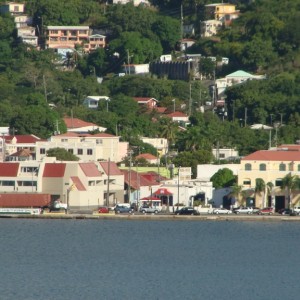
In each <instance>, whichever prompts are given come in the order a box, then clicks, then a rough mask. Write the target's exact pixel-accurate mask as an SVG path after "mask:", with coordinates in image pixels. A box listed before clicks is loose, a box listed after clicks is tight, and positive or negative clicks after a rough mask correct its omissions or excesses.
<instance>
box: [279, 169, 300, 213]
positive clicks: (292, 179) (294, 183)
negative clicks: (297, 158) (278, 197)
mask: <svg viewBox="0 0 300 300" xmlns="http://www.w3.org/2000/svg"><path fill="white" fill-rule="evenodd" d="M299 188H300V179H299V176H298V175H292V174H291V173H288V174H287V175H285V176H284V177H283V178H282V185H281V189H282V190H285V191H286V196H287V202H288V205H289V208H292V204H293V203H292V194H293V193H294V192H295V191H296V190H299Z"/></svg>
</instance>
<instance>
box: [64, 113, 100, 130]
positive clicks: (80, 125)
mask: <svg viewBox="0 0 300 300" xmlns="http://www.w3.org/2000/svg"><path fill="white" fill-rule="evenodd" d="M64 122H65V124H66V126H67V131H68V132H76V133H89V132H91V131H96V130H99V132H104V131H106V128H105V127H101V126H98V125H96V124H94V123H91V122H85V121H83V120H80V119H78V118H73V117H64Z"/></svg>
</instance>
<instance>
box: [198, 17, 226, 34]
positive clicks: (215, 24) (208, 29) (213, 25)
mask: <svg viewBox="0 0 300 300" xmlns="http://www.w3.org/2000/svg"><path fill="white" fill-rule="evenodd" d="M221 28H222V22H221V21H219V20H207V21H203V22H201V37H210V36H214V35H216V34H217V32H218V31H219V30H220V29H221Z"/></svg>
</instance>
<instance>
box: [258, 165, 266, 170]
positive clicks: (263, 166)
mask: <svg viewBox="0 0 300 300" xmlns="http://www.w3.org/2000/svg"><path fill="white" fill-rule="evenodd" d="M266 169H267V167H266V164H260V165H259V171H266Z"/></svg>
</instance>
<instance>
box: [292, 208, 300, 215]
mask: <svg viewBox="0 0 300 300" xmlns="http://www.w3.org/2000/svg"><path fill="white" fill-rule="evenodd" d="M293 212H294V213H295V214H297V215H300V206H295V207H294V208H293Z"/></svg>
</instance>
